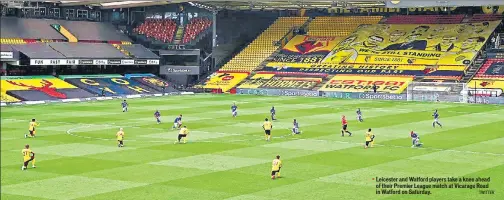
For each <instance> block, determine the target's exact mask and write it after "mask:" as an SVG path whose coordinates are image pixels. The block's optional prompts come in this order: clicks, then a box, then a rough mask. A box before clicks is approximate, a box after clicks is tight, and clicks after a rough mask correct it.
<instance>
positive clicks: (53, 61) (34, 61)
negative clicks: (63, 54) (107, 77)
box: [2, 57, 159, 65]
mask: <svg viewBox="0 0 504 200" xmlns="http://www.w3.org/2000/svg"><path fill="white" fill-rule="evenodd" d="M2 58H3V57H2ZM30 65H159V60H132V59H128V60H118V59H113V60H105V59H96V60H93V59H30Z"/></svg>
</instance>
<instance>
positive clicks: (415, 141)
mask: <svg viewBox="0 0 504 200" xmlns="http://www.w3.org/2000/svg"><path fill="white" fill-rule="evenodd" d="M410 137H411V143H413V145H412V146H411V148H414V147H421V146H422V145H423V143H420V136H418V134H417V133H415V132H413V131H411V132H410Z"/></svg>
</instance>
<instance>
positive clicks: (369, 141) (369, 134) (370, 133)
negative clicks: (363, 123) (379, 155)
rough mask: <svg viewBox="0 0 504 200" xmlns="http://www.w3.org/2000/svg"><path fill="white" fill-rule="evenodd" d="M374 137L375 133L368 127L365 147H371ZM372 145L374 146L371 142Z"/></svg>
mask: <svg viewBox="0 0 504 200" xmlns="http://www.w3.org/2000/svg"><path fill="white" fill-rule="evenodd" d="M373 138H374V135H373V133H372V132H371V129H368V131H367V132H366V145H364V148H366V149H367V148H368V147H370V145H369V144H370V143H372V142H373ZM371 147H373V145H372V144H371Z"/></svg>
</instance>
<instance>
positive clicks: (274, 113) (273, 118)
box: [270, 106, 276, 120]
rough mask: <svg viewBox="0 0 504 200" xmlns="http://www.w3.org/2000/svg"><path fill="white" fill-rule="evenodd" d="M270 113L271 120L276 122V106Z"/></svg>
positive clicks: (272, 107)
mask: <svg viewBox="0 0 504 200" xmlns="http://www.w3.org/2000/svg"><path fill="white" fill-rule="evenodd" d="M270 113H271V120H276V118H275V117H276V111H275V106H271V110H270Z"/></svg>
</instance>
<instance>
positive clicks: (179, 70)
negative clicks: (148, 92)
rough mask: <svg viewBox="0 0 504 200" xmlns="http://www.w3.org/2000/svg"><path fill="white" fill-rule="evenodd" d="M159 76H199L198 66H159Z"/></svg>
mask: <svg viewBox="0 0 504 200" xmlns="http://www.w3.org/2000/svg"><path fill="white" fill-rule="evenodd" d="M159 73H160V74H180V75H199V73H200V71H199V66H169V65H164V66H159Z"/></svg>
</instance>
